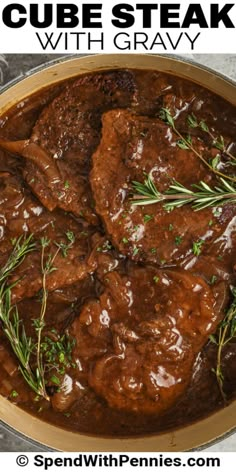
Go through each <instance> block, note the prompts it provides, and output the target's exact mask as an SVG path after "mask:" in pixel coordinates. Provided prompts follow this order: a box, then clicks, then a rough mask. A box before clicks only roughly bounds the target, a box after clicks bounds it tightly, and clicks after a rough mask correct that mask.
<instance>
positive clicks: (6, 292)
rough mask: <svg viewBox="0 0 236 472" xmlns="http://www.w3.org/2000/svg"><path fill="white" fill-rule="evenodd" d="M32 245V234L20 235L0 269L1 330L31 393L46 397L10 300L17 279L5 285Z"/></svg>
mask: <svg viewBox="0 0 236 472" xmlns="http://www.w3.org/2000/svg"><path fill="white" fill-rule="evenodd" d="M34 249H35V243H34V242H33V237H32V235H31V236H29V237H28V238H25V239H24V238H23V236H21V237H20V238H19V239H17V240H16V242H15V244H14V248H13V251H12V253H11V254H10V256H9V258H8V260H7V262H6V264H5V265H4V267H3V268H2V269H1V270H0V284H1V285H0V320H1V323H2V329H3V332H4V333H5V335H6V337H7V339H8V341H9V342H10V345H11V348H12V350H13V352H14V354H15V355H16V357H17V359H18V361H19V370H20V372H21V374H22V375H23V377H24V379H25V381H26V382H27V383H28V385H29V386H30V387H31V388H32V390H33V391H34V392H35V393H37V394H38V395H40V396H42V397H44V398H46V399H48V396H47V393H46V390H45V385H44V382H43V381H42V377H41V374H40V372H39V370H38V368H36V369H35V370H34V369H33V368H32V366H31V364H30V359H31V354H32V351H33V349H34V343H33V341H32V338H31V337H28V336H27V335H26V332H25V328H24V326H23V324H22V323H21V321H20V319H19V313H18V309H17V307H16V306H13V305H12V303H11V289H12V287H13V286H14V285H15V284H16V283H17V282H16V283H15V284H13V285H11V286H7V279H8V277H9V276H10V275H12V273H13V272H14V270H15V269H16V268H17V267H18V266H19V265H20V264H21V263H22V262H23V260H24V258H25V256H26V255H27V254H28V253H29V252H31V251H33V250H34Z"/></svg>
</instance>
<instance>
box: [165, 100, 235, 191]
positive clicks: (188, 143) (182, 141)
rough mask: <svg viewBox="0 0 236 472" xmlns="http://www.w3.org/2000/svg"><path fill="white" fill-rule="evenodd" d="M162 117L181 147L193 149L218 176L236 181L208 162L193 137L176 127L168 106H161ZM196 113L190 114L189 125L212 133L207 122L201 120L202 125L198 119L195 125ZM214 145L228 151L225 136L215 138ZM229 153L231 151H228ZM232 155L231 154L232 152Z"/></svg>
mask: <svg viewBox="0 0 236 472" xmlns="http://www.w3.org/2000/svg"><path fill="white" fill-rule="evenodd" d="M159 117H160V119H161V120H162V121H164V123H166V124H168V125H169V126H170V127H171V128H172V129H173V131H174V133H175V134H176V136H178V138H179V139H178V141H177V143H176V144H177V145H178V146H179V147H180V148H181V149H186V150H187V149H189V150H191V151H192V152H193V153H194V154H195V156H197V157H198V159H200V160H201V161H202V162H203V163H204V164H205V165H206V166H207V167H208V168H209V169H210V170H211V171H212V172H214V173H215V174H217V175H218V176H221V177H223V178H224V179H227V180H231V181H232V182H236V179H235V178H234V177H230V176H229V175H226V174H223V173H222V172H220V171H218V170H217V165H213V166H212V164H211V163H210V162H208V161H207V160H206V159H205V158H204V157H203V155H202V154H201V153H200V152H199V151H197V149H195V147H194V145H193V142H192V139H191V136H189V135H187V136H186V137H185V136H184V135H183V134H182V133H181V132H180V131H179V130H178V129H177V128H176V124H175V119H174V117H173V116H172V115H171V112H170V110H169V109H168V108H161V110H160V115H159ZM194 119H195V117H194V115H189V117H188V125H189V126H191V127H192V128H193V127H200V128H201V129H202V130H203V131H205V132H207V133H208V134H209V133H210V131H209V128H208V127H207V125H206V124H205V122H203V121H201V122H200V123H201V125H200V124H199V123H198V122H197V120H196V121H195V122H196V126H194ZM210 134H211V133H210ZM213 146H214V147H217V149H219V150H221V151H223V152H225V151H227V150H226V147H225V144H224V140H223V138H222V137H221V139H220V140H217V139H215V138H214V139H213ZM228 154H229V153H228ZM230 155H231V154H230ZM231 157H232V158H233V159H235V160H236V158H235V157H234V156H232V155H231Z"/></svg>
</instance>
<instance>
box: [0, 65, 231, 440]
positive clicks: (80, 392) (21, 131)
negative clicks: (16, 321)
mask: <svg viewBox="0 0 236 472" xmlns="http://www.w3.org/2000/svg"><path fill="white" fill-rule="evenodd" d="M162 107H167V108H168V109H169V110H170V111H171V113H172V115H173V116H175V118H176V123H177V124H178V129H180V130H181V132H182V133H187V132H189V130H188V129H187V128H186V118H187V116H188V115H189V114H190V113H194V114H195V115H196V116H197V117H198V118H199V120H205V121H206V122H207V124H208V126H209V127H210V129H211V130H213V131H214V133H216V134H217V135H223V136H224V140H225V142H226V143H227V146H228V147H229V148H230V149H231V150H232V152H233V151H234V149H236V143H235V135H236V110H235V108H234V107H233V106H231V105H230V104H229V103H227V102H225V101H224V100H222V99H221V98H220V97H217V96H216V95H213V94H211V93H210V92H209V91H207V90H206V89H203V88H201V87H199V86H197V85H196V84H193V83H190V82H187V81H183V79H179V78H177V77H173V76H170V75H166V74H161V73H158V72H155V71H133V70H125V71H122V70H121V71H114V72H113V71H111V72H105V73H98V74H92V75H87V76H82V77H78V78H77V79H75V80H73V81H70V82H68V83H65V84H61V85H59V86H57V87H55V88H52V89H51V90H46V91H42V92H41V93H40V94H38V95H36V96H34V97H29V98H28V99H26V100H25V101H24V103H20V104H18V105H17V106H16V107H15V108H14V109H13V110H10V111H9V112H8V114H7V115H5V116H4V117H2V118H1V138H3V139H4V140H7V141H8V151H0V192H1V193H0V264H1V266H3V265H4V263H5V262H6V260H7V258H8V257H9V254H10V252H11V250H12V241H13V240H14V238H17V237H19V236H20V235H22V234H31V233H32V234H34V239H35V241H36V245H37V250H36V251H34V252H33V253H31V254H29V255H27V257H26V258H25V260H24V262H23V263H22V264H21V265H20V267H18V268H17V269H16V271H15V273H14V275H13V277H12V279H11V281H15V280H17V281H18V282H17V284H16V286H15V287H14V288H13V290H12V300H13V302H14V303H17V306H18V309H19V314H20V318H22V320H23V323H24V326H25V329H26V332H27V334H28V335H29V336H32V337H33V339H34V337H35V330H34V327H33V324H32V320H33V319H37V318H38V316H39V312H40V306H41V298H40V293H41V289H42V273H41V258H40V257H41V256H40V240H41V238H42V237H44V238H45V237H47V238H48V241H49V243H48V246H47V248H46V255H45V257H48V256H50V254H55V251H56V250H57V249H56V248H57V247H58V244H59V245H60V247H61V250H60V251H59V252H58V254H57V257H56V260H55V265H56V268H57V270H56V271H53V272H52V273H51V274H49V275H48V277H47V290H48V292H49V297H48V303H47V310H46V318H45V320H46V327H45V329H44V336H48V337H49V338H50V339H51V340H55V339H54V337H53V336H55V332H54V331H55V330H56V333H57V334H56V336H58V335H60V336H62V335H63V334H64V333H67V334H68V336H70V339H73V349H72V361H71V363H70V364H69V365H67V366H66V368H65V369H64V370H63V371H58V369H56V368H55V366H54V367H51V369H50V370H49V371H46V372H45V376H46V381H47V388H48V392H49V395H50V402H47V401H46V400H41V399H39V398H36V395H35V393H34V392H32V391H31V390H30V388H29V387H28V386H27V385H26V383H25V382H24V380H23V378H22V376H21V374H20V372H19V370H18V363H17V360H16V358H15V356H14V355H13V353H12V351H11V348H10V346H9V344H8V342H7V341H6V338H5V336H4V333H3V332H2V331H1V333H0V339H1V344H0V361H1V365H0V377H1V380H0V392H1V394H2V395H4V396H6V397H8V398H9V400H11V401H13V402H15V403H17V404H18V405H19V406H20V407H22V408H25V409H27V410H28V411H31V412H32V413H33V414H35V415H38V416H39V417H40V418H42V419H44V420H46V421H50V422H52V423H53V424H56V425H60V426H62V427H65V428H68V429H71V430H75V431H81V432H87V433H89V434H99V435H105V436H108V435H116V436H127V435H140V434H148V433H153V432H159V431H163V430H167V429H170V428H172V429H173V428H176V427H179V426H181V425H183V424H187V423H188V422H190V421H194V420H197V419H198V418H200V417H202V416H205V415H207V414H210V413H211V412H212V411H214V410H215V409H216V408H219V407H223V401H222V397H221V395H220V392H219V389H218V385H217V382H216V378H215V374H214V373H213V372H212V369H214V367H215V363H216V354H217V353H216V347H215V346H214V344H212V343H211V342H209V335H210V334H213V333H215V332H216V330H217V326H218V324H219V323H220V322H221V320H222V319H223V317H224V313H225V310H226V309H227V308H228V307H229V305H230V302H231V300H232V299H231V296H230V286H235V284H236V277H235V263H236V262H235V254H236V209H235V205H233V204H228V205H226V206H224V207H222V208H221V209H220V210H219V211H213V210H214V209H212V208H208V209H204V210H202V211H199V212H197V213H196V212H194V211H193V210H192V208H191V207H190V206H186V207H183V208H179V209H175V210H174V211H172V212H170V213H167V212H166V211H165V210H164V209H163V208H162V206H161V205H160V204H155V205H149V206H145V207H136V208H135V207H132V206H131V204H130V197H129V195H130V186H131V182H132V181H133V180H138V181H140V182H142V181H143V175H144V173H149V174H151V175H152V178H153V180H154V182H155V184H156V185H157V186H158V189H159V190H160V191H165V190H166V189H167V188H168V186H169V183H170V181H171V179H173V178H175V179H176V180H178V181H179V182H181V183H182V184H183V185H185V186H191V185H192V184H195V183H198V182H199V181H200V180H204V181H205V182H206V183H208V185H210V186H214V185H215V184H216V182H217V179H216V177H215V175H214V173H212V172H211V171H209V169H207V168H206V167H205V166H204V165H203V164H202V163H201V162H200V161H198V160H197V159H196V156H195V155H194V154H193V153H192V152H191V151H189V150H183V149H180V148H179V147H178V146H177V144H176V136H175V135H174V133H173V130H172V129H171V128H170V127H168V126H167V125H166V124H165V123H163V122H162V121H161V120H160V119H159V113H160V109H161V108H162ZM191 133H192V140H193V142H194V144H195V146H196V147H197V149H198V150H199V151H201V152H204V153H205V156H206V157H207V159H209V161H210V160H211V159H213V158H214V157H215V156H216V154H217V151H216V149H213V148H212V146H211V145H210V143H209V140H208V138H206V137H205V135H204V134H201V133H200V135H199V134H197V132H196V130H191ZM9 142H10V144H9ZM222 166H223V167H222V170H224V171H225V172H226V173H227V172H228V166H227V162H225V163H224V164H222ZM147 216H148V218H147ZM68 235H73V238H72V239H73V242H71V244H70V241H68ZM198 241H203V243H202V246H201V251H200V253H199V254H197V255H196V254H194V253H193V249H192V248H193V243H196V242H198ZM65 248H66V249H65ZM53 332H54V334H53ZM233 341H234V340H233ZM222 367H223V373H224V377H225V382H224V388H225V392H226V394H227V397H228V399H229V400H231V399H232V398H234V397H235V391H236V375H235V372H236V344H235V343H234V342H231V343H230V344H229V345H227V347H226V348H225V349H224V351H223V363H222ZM52 374H53V375H54V376H55V375H56V376H57V378H58V380H59V383H60V386H59V388H58V386H55V385H54V384H53V382H52V381H51V378H52ZM12 392H17V395H12Z"/></svg>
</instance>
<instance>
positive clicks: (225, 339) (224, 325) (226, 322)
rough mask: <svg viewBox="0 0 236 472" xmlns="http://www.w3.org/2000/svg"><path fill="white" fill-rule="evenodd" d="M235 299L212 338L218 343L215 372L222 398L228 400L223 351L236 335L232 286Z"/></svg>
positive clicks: (235, 302)
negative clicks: (225, 390) (225, 389)
mask: <svg viewBox="0 0 236 472" xmlns="http://www.w3.org/2000/svg"><path fill="white" fill-rule="evenodd" d="M232 295H233V301H232V303H231V306H230V308H229V309H228V311H227V313H226V315H225V317H224V319H223V321H222V322H221V323H220V326H219V328H218V332H217V334H216V335H211V336H210V340H211V342H213V343H214V344H216V345H217V347H218V349H217V360H216V368H215V369H213V372H214V373H215V375H216V379H217V382H218V385H219V389H220V393H221V395H222V398H223V399H224V400H226V396H225V392H224V388H223V387H224V375H223V372H222V352H223V348H224V347H225V346H226V344H229V343H230V341H232V339H233V338H235V337H236V288H232Z"/></svg>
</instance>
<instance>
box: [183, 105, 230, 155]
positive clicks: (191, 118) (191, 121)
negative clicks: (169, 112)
mask: <svg viewBox="0 0 236 472" xmlns="http://www.w3.org/2000/svg"><path fill="white" fill-rule="evenodd" d="M187 124H188V126H189V127H190V128H199V129H200V130H201V131H203V132H204V133H206V134H208V136H209V137H210V138H211V141H212V146H213V147H214V148H216V149H218V150H219V151H221V152H223V153H224V154H226V155H227V156H228V157H229V158H230V159H232V161H236V157H235V156H234V155H233V154H232V153H231V152H230V151H229V150H228V149H227V147H226V145H225V140H224V138H223V136H215V135H214V134H213V133H212V132H211V130H210V129H209V127H208V125H207V124H206V122H205V121H204V120H201V121H199V122H198V120H197V117H196V116H195V115H194V114H193V113H191V115H188V117H187ZM217 156H218V159H217ZM217 156H216V157H215V159H216V160H218V162H219V161H220V156H219V154H218V155H217Z"/></svg>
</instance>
